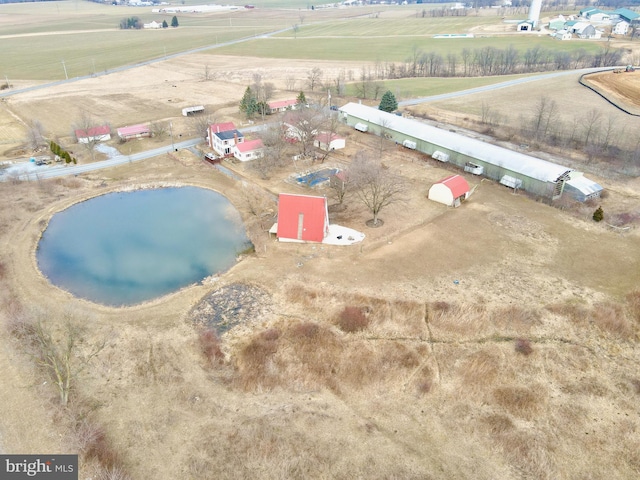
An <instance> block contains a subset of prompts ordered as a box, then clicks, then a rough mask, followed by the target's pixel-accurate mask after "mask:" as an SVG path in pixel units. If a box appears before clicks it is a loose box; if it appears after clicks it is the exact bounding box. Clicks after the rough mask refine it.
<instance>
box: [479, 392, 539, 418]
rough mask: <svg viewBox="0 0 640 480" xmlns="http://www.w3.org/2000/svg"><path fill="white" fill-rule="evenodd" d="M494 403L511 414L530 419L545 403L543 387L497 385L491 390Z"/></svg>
mask: <svg viewBox="0 0 640 480" xmlns="http://www.w3.org/2000/svg"><path fill="white" fill-rule="evenodd" d="M492 395H493V398H494V400H495V401H496V403H497V404H498V405H499V406H500V407H502V408H503V409H504V410H506V411H507V412H509V413H510V414H511V415H514V416H516V417H520V418H525V419H527V420H531V419H532V418H535V417H536V416H538V415H539V414H540V413H541V412H542V410H543V407H544V405H545V403H546V402H545V398H544V397H545V394H544V389H542V388H541V386H540V385H532V386H531V387H515V386H513V387H499V388H496V389H494V390H493V392H492Z"/></svg>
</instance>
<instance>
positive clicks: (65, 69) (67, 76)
mask: <svg viewBox="0 0 640 480" xmlns="http://www.w3.org/2000/svg"><path fill="white" fill-rule="evenodd" d="M62 68H63V69H64V78H66V79H67V80H69V75H67V66H66V65H65V64H64V60H62Z"/></svg>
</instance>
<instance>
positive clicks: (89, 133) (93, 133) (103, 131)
mask: <svg viewBox="0 0 640 480" xmlns="http://www.w3.org/2000/svg"><path fill="white" fill-rule="evenodd" d="M74 133H75V135H76V139H77V140H78V143H89V142H106V141H107V140H111V127H110V126H109V125H101V126H99V127H91V128H87V129H82V128H79V129H77V130H76V131H75V132H74Z"/></svg>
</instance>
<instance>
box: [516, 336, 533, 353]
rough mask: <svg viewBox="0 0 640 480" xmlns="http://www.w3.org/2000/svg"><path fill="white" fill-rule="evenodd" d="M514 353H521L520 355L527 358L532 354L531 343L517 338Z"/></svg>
mask: <svg viewBox="0 0 640 480" xmlns="http://www.w3.org/2000/svg"><path fill="white" fill-rule="evenodd" d="M515 349H516V352H518V353H521V354H522V355H525V356H528V355H531V354H532V353H533V347H532V346H531V342H530V341H529V340H527V339H526V338H518V339H517V340H516V345H515Z"/></svg>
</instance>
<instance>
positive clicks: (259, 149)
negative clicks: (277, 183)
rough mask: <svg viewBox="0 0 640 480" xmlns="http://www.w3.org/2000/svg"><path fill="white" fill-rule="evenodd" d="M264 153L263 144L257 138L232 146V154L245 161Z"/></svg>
mask: <svg viewBox="0 0 640 480" xmlns="http://www.w3.org/2000/svg"><path fill="white" fill-rule="evenodd" d="M263 155H264V144H263V143H262V140H260V139H259V138H258V139H256V140H249V141H246V142H242V143H238V144H236V145H235V146H234V147H233V156H234V157H235V158H237V159H238V160H240V161H241V162H247V161H249V160H254V159H256V158H260V157H262V156H263Z"/></svg>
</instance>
